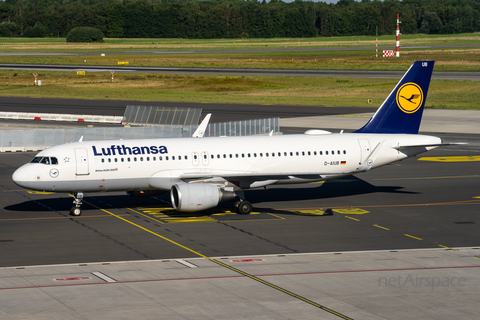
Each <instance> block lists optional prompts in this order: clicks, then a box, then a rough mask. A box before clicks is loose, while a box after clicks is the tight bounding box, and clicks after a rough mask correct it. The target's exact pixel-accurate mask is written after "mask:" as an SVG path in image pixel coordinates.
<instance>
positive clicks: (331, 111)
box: [0, 97, 375, 123]
mask: <svg viewBox="0 0 480 320" xmlns="http://www.w3.org/2000/svg"><path fill="white" fill-rule="evenodd" d="M127 105H136V106H159V107H171V108H201V109H202V115H205V114H207V113H213V115H212V119H211V122H212V123H213V122H228V121H237V120H249V119H262V118H274V117H280V118H292V117H308V116H322V115H337V114H350V113H359V112H371V111H374V110H375V109H373V108H368V107H323V106H301V105H253V104H241V103H239V104H237V103H235V104H233V103H232V104H228V103H194V102H170V101H134V100H82V99H61V98H23V97H2V98H1V99H0V111H11V112H51V113H73V114H96V115H98V114H105V115H123V114H124V112H125V107H126V106H127Z"/></svg>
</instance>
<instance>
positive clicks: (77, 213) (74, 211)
mask: <svg viewBox="0 0 480 320" xmlns="http://www.w3.org/2000/svg"><path fill="white" fill-rule="evenodd" d="M70 214H71V215H72V216H75V217H78V216H80V215H81V214H82V209H80V208H77V207H72V209H70Z"/></svg>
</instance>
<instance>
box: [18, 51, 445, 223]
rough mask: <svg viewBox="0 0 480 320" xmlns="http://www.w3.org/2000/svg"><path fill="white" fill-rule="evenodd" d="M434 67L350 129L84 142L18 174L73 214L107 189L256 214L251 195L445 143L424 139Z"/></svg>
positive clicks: (408, 76) (413, 74)
mask: <svg viewBox="0 0 480 320" xmlns="http://www.w3.org/2000/svg"><path fill="white" fill-rule="evenodd" d="M433 65H434V62H433V61H418V62H415V63H414V64H413V65H412V66H411V67H410V69H409V70H408V71H407V72H406V73H405V75H404V76H403V78H402V79H401V80H400V81H399V82H398V84H397V85H396V87H395V88H394V89H393V91H392V92H391V93H390V95H389V96H388V97H387V99H386V100H385V101H384V102H383V104H382V105H381V106H380V108H379V109H378V110H377V112H376V113H375V114H374V115H373V117H372V118H371V119H370V120H369V121H368V122H367V123H366V124H365V125H364V126H363V127H362V128H360V129H359V130H356V131H355V132H352V133H339V134H332V133H331V132H328V131H323V130H315V129H314V130H308V131H306V132H305V133H304V134H299V135H267V136H244V137H208V138H207V137H200V138H199V137H192V138H178V139H177V138H174V139H173V138H170V139H142V140H111V141H78V142H73V143H66V144H62V145H58V146H54V147H51V148H48V149H46V150H43V151H41V152H40V153H38V154H37V155H36V156H35V157H34V158H33V160H32V161H31V162H30V163H27V164H25V165H23V166H21V167H20V168H18V169H17V170H16V171H15V172H14V174H13V176H12V178H13V181H14V182H15V183H16V184H17V185H19V186H21V187H24V188H28V189H32V190H40V191H54V192H67V193H71V194H72V195H73V197H74V206H73V207H72V209H71V210H70V213H71V214H72V215H74V216H78V215H80V214H81V213H82V210H81V204H82V199H83V196H84V193H86V192H105V191H127V192H129V193H133V194H135V193H139V192H142V193H145V194H149V193H155V192H164V191H169V192H170V198H171V202H172V205H173V207H174V208H175V209H176V210H178V211H183V212H195V211H200V210H205V209H209V208H214V207H216V206H217V205H218V203H219V202H222V201H229V200H234V199H236V201H235V202H234V206H235V208H234V209H235V211H236V212H237V213H239V214H249V213H250V212H251V210H252V205H251V203H250V202H248V201H247V200H246V199H245V195H244V192H243V190H245V189H251V188H259V187H264V186H268V185H272V184H291V183H305V182H311V181H321V180H326V179H332V178H337V177H341V176H345V175H351V174H356V173H361V172H365V171H368V170H371V169H374V168H378V167H380V166H383V165H386V164H389V163H392V162H395V161H399V160H403V159H405V158H408V157H412V156H415V155H417V154H419V153H422V152H425V151H428V150H431V149H433V148H435V147H438V146H440V145H443V143H442V140H441V139H440V138H438V137H435V136H428V135H419V134H418V130H419V127H420V122H421V119H422V113H423V109H424V105H425V100H426V98H427V92H428V87H429V84H430V78H431V75H432V70H433ZM202 125H204V123H202ZM200 136H201V135H200Z"/></svg>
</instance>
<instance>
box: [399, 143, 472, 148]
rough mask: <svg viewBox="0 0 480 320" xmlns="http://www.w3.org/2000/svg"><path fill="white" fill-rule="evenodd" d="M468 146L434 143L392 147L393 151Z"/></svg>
mask: <svg viewBox="0 0 480 320" xmlns="http://www.w3.org/2000/svg"><path fill="white" fill-rule="evenodd" d="M462 144H468V143H465V142H451V143H434V144H412V145H399V146H395V147H393V149H397V150H402V149H411V148H418V147H420V148H422V147H423V148H428V147H441V146H454V145H462Z"/></svg>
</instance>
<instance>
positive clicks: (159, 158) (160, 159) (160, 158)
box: [128, 156, 163, 161]
mask: <svg viewBox="0 0 480 320" xmlns="http://www.w3.org/2000/svg"><path fill="white" fill-rule="evenodd" d="M158 160H159V161H162V160H163V158H162V156H160V157H158ZM128 161H130V160H128Z"/></svg>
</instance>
